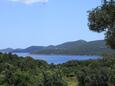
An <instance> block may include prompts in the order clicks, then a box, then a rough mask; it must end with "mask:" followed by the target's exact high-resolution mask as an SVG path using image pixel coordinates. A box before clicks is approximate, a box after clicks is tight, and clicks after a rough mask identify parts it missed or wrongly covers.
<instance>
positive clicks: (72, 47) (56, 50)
mask: <svg viewBox="0 0 115 86" xmlns="http://www.w3.org/2000/svg"><path fill="white" fill-rule="evenodd" d="M33 53H35V54H70V55H101V54H115V51H114V50H112V49H110V48H108V47H107V46H106V44H105V41H103V40H97V41H91V42H87V41H84V40H79V41H74V42H66V43H63V44H60V45H57V46H53V47H52V48H45V49H43V50H40V51H35V52H33Z"/></svg>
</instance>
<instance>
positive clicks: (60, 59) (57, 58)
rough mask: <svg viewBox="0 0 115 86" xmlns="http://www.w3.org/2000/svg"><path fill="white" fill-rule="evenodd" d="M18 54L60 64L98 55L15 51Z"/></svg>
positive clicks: (97, 57) (94, 57) (95, 57)
mask: <svg viewBox="0 0 115 86" xmlns="http://www.w3.org/2000/svg"><path fill="white" fill-rule="evenodd" d="M15 54H17V55H18V56H24V57H25V56H31V57H32V58H34V59H41V60H45V61H47V62H48V63H49V64H50V63H54V64H61V63H64V62H67V61H69V60H89V59H93V60H95V59H99V58H100V57H99V56H78V55H74V56H71V55H39V54H38V55H36V54H29V53H15Z"/></svg>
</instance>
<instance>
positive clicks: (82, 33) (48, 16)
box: [0, 0, 104, 49]
mask: <svg viewBox="0 0 115 86" xmlns="http://www.w3.org/2000/svg"><path fill="white" fill-rule="evenodd" d="M100 4H101V0H0V49H2V48H26V47H28V46H47V45H57V44H61V43H63V42H68V41H76V40H81V39H82V40H86V41H93V40H101V39H104V34H103V33H96V32H92V31H90V30H89V29H88V25H87V23H88V20H87V18H88V13H87V11H89V10H91V9H92V8H95V7H97V6H99V5H100Z"/></svg>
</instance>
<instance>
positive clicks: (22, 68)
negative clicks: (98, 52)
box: [0, 53, 115, 86]
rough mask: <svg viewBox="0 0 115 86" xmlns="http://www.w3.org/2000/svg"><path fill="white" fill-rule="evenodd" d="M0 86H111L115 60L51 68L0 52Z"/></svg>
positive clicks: (112, 58) (69, 63) (69, 64)
mask: <svg viewBox="0 0 115 86" xmlns="http://www.w3.org/2000/svg"><path fill="white" fill-rule="evenodd" d="M77 83H78V85H77ZM0 86H115V58H114V57H112V56H111V57H108V56H104V58H102V59H100V60H88V61H69V62H66V63H63V64H58V65H54V64H47V62H45V61H42V60H34V59H32V58H31V57H25V58H24V57H18V56H17V55H12V54H11V53H9V54H2V53H0Z"/></svg>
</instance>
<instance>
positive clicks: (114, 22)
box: [88, 0, 115, 49]
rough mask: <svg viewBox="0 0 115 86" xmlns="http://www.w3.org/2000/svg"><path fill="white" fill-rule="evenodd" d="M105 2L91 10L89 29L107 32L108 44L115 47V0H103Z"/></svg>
mask: <svg viewBox="0 0 115 86" xmlns="http://www.w3.org/2000/svg"><path fill="white" fill-rule="evenodd" d="M103 1H104V3H103V4H102V5H100V6H98V7H96V8H95V9H93V10H91V11H89V18H88V20H89V29H90V30H92V31H95V32H105V40H106V43H107V45H109V46H110V47H111V48H113V49H115V0H103Z"/></svg>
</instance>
